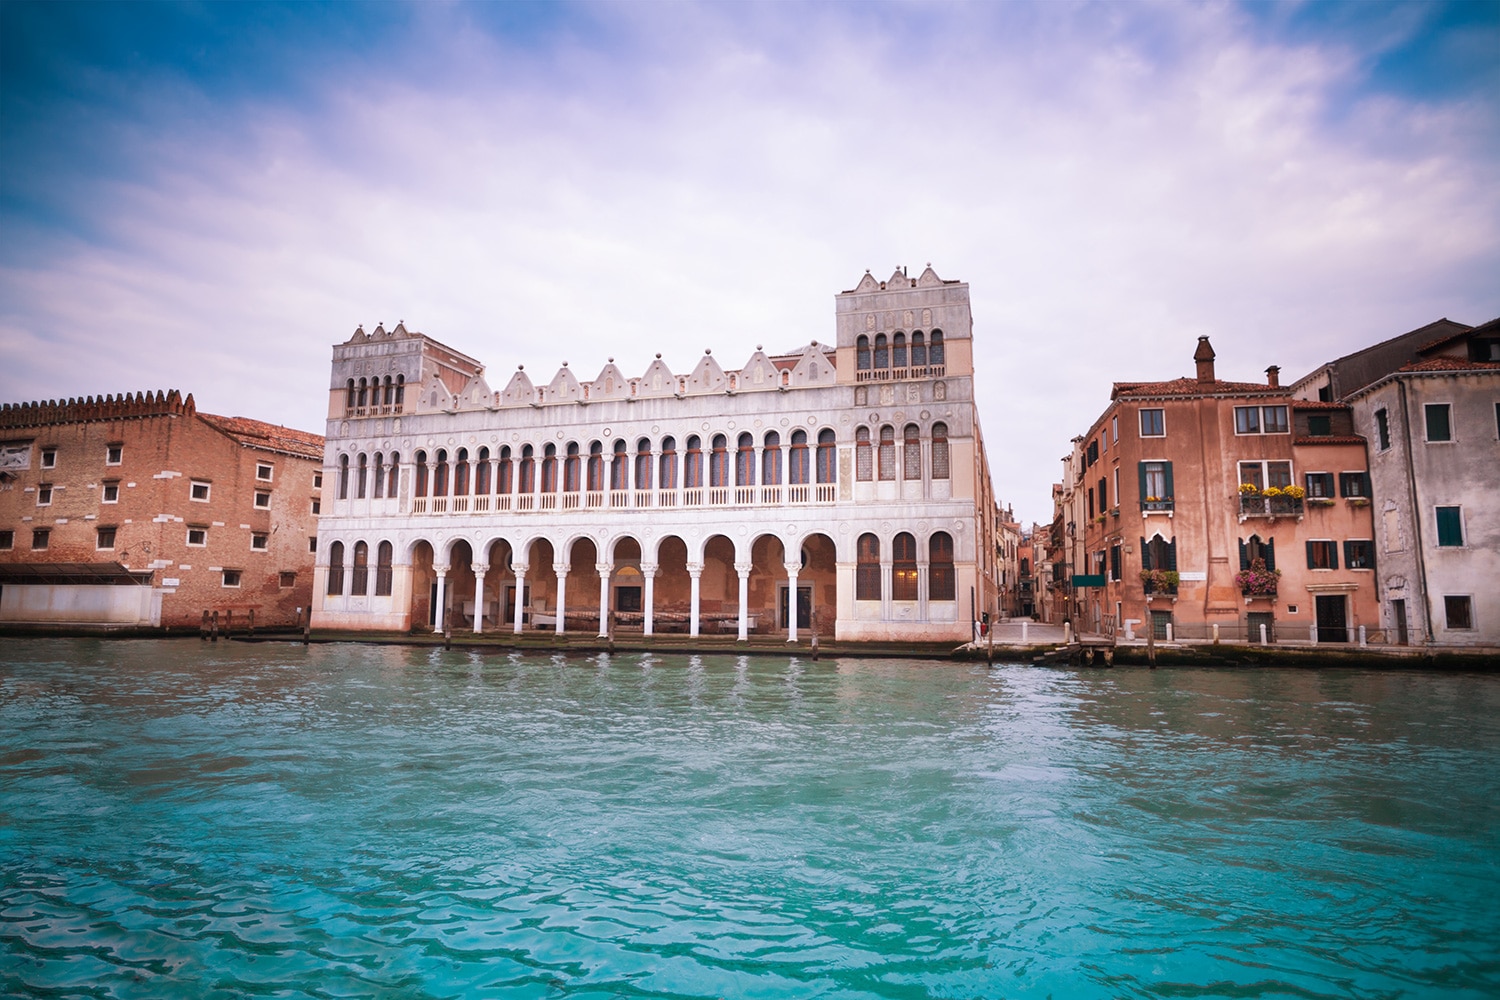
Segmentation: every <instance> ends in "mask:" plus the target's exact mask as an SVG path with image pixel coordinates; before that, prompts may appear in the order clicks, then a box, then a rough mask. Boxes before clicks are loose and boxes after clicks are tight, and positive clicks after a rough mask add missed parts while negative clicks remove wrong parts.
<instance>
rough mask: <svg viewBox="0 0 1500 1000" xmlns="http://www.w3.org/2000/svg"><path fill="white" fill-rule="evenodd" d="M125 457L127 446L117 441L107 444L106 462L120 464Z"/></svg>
mask: <svg viewBox="0 0 1500 1000" xmlns="http://www.w3.org/2000/svg"><path fill="white" fill-rule="evenodd" d="M124 459H125V446H124V445H123V444H120V443H118V442H116V443H115V444H111V445H107V446H105V449H104V464H105V465H119V464H120V463H121V462H122V461H124Z"/></svg>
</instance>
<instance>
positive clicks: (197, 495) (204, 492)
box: [191, 479, 212, 503]
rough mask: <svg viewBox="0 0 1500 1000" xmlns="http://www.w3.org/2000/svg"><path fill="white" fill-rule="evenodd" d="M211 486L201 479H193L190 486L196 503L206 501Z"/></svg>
mask: <svg viewBox="0 0 1500 1000" xmlns="http://www.w3.org/2000/svg"><path fill="white" fill-rule="evenodd" d="M211 490H212V487H211V486H210V485H209V484H208V483H205V482H204V481H203V480H201V479H194V480H193V485H192V488H191V496H192V498H193V500H194V501H196V502H198V503H208V497H209V493H210V492H211Z"/></svg>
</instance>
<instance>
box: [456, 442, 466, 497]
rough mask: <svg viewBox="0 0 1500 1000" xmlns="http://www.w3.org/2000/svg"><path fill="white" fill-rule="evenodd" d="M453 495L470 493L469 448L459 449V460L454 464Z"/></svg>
mask: <svg viewBox="0 0 1500 1000" xmlns="http://www.w3.org/2000/svg"><path fill="white" fill-rule="evenodd" d="M453 495H454V496H456V497H466V496H468V495H469V449H467V448H460V449H458V456H457V461H455V462H454V464H453Z"/></svg>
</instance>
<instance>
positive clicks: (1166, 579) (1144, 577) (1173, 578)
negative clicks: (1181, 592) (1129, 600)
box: [1141, 569, 1179, 597]
mask: <svg viewBox="0 0 1500 1000" xmlns="http://www.w3.org/2000/svg"><path fill="white" fill-rule="evenodd" d="M1178 579H1179V577H1178V576H1177V571H1176V570H1175V569H1143V570H1141V589H1143V590H1144V591H1145V592H1146V594H1147V595H1148V596H1149V595H1151V594H1166V595H1170V596H1173V597H1175V596H1177V582H1178Z"/></svg>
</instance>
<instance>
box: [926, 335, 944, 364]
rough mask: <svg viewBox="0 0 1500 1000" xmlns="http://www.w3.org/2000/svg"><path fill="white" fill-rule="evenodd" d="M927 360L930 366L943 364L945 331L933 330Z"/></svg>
mask: <svg viewBox="0 0 1500 1000" xmlns="http://www.w3.org/2000/svg"><path fill="white" fill-rule="evenodd" d="M927 360H928V362H929V363H930V364H933V365H940V364H942V363H943V331H942V330H933V331H932V339H931V340H930V341H928V348H927Z"/></svg>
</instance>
